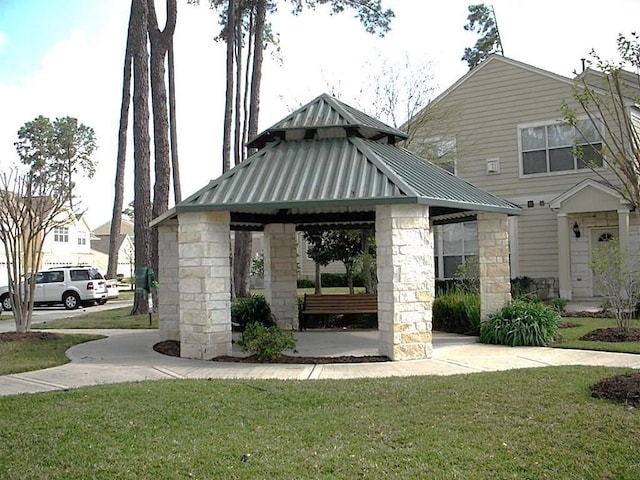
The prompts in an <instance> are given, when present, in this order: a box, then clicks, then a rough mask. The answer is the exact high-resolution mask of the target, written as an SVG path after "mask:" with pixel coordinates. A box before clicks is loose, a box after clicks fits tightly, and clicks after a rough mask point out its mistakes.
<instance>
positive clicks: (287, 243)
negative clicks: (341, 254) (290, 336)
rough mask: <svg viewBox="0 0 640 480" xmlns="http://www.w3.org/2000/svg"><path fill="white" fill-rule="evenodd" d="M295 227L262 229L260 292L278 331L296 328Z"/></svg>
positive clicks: (278, 226)
mask: <svg viewBox="0 0 640 480" xmlns="http://www.w3.org/2000/svg"><path fill="white" fill-rule="evenodd" d="M297 260H298V256H297V251H296V226H295V225H292V224H283V223H271V224H268V225H265V226H264V292H265V298H266V300H267V303H269V306H270V307H271V313H273V315H274V316H275V317H276V322H277V324H278V326H279V327H280V328H285V329H297V328H298V293H297V280H298V262H297Z"/></svg>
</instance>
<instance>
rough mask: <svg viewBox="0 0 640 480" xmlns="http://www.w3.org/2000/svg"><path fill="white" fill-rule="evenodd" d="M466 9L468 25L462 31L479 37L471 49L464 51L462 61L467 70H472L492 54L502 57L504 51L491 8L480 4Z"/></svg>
mask: <svg viewBox="0 0 640 480" xmlns="http://www.w3.org/2000/svg"><path fill="white" fill-rule="evenodd" d="M468 8H469V15H468V16H467V21H468V23H467V24H466V25H465V26H464V29H465V30H467V31H471V32H476V33H477V34H479V35H481V37H480V38H479V39H478V40H477V41H476V44H475V45H474V46H473V48H469V47H467V48H465V49H464V56H463V57H462V60H464V61H465V62H467V64H468V65H469V69H472V68H473V67H475V66H477V65H479V64H480V63H482V62H483V61H484V60H485V59H486V58H487V57H488V56H489V55H491V54H492V53H500V54H501V55H504V51H503V49H502V42H501V41H500V32H499V31H498V23H497V21H496V14H495V11H494V10H493V7H492V6H491V5H489V6H487V5H485V4H484V3H481V4H477V5H469V7H468Z"/></svg>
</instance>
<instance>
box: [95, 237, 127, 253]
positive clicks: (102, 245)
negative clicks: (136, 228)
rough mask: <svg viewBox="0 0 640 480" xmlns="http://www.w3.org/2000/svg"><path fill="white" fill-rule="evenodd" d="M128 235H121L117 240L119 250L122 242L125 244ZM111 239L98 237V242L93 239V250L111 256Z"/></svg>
mask: <svg viewBox="0 0 640 480" xmlns="http://www.w3.org/2000/svg"><path fill="white" fill-rule="evenodd" d="M125 238H127V235H126V234H124V233H121V234H120V235H118V237H117V240H116V245H117V250H119V249H120V247H121V246H122V242H124V240H125ZM110 240H111V237H110V236H109V235H96V240H94V239H91V248H92V249H93V250H97V251H98V252H100V253H105V254H107V255H108V254H109V244H110V243H111V241H110Z"/></svg>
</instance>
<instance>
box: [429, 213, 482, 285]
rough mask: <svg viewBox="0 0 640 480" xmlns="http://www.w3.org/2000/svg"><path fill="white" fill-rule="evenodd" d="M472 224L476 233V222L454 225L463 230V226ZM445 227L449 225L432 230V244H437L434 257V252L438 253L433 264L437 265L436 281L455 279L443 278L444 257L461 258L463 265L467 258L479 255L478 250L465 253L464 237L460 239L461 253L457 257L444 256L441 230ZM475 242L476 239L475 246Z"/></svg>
mask: <svg viewBox="0 0 640 480" xmlns="http://www.w3.org/2000/svg"><path fill="white" fill-rule="evenodd" d="M472 223H475V226H476V232H477V231H478V228H477V226H478V223H477V220H472V221H467V222H459V223H456V225H460V224H462V225H463V228H464V225H467V224H472ZM446 225H451V224H443V225H435V226H434V228H433V230H434V242H438V244H437V248H436V249H435V250H434V255H435V252H436V251H437V252H438V253H437V256H436V258H435V262H436V263H437V266H438V276H437V277H436V280H450V279H453V278H455V277H445V276H444V257H445V256H447V257H462V263H464V262H465V260H466V259H467V258H469V257H477V256H478V255H479V252H478V249H476V251H475V252H472V251H470V252H467V251H465V247H464V244H465V239H464V236H463V237H462V238H461V239H460V240H461V242H462V253H461V254H459V255H458V254H456V255H445V254H444V237H443V234H442V229H443V227H445V226H446ZM477 242H478V239H477V237H476V244H477Z"/></svg>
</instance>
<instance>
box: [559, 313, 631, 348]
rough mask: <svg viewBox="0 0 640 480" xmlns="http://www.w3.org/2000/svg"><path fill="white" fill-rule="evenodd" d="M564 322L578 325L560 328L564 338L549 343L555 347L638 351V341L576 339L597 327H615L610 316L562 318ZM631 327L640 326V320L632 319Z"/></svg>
mask: <svg viewBox="0 0 640 480" xmlns="http://www.w3.org/2000/svg"><path fill="white" fill-rule="evenodd" d="M563 321H565V322H572V323H577V324H579V325H580V326H578V327H572V328H561V329H560V332H559V333H560V335H562V337H563V338H564V339H565V340H566V341H564V342H559V343H554V344H553V345H551V346H552V347H555V348H577V349H581V350H601V351H607V352H622V353H640V342H586V341H583V340H578V339H579V338H580V337H582V336H583V335H584V334H586V333H589V332H591V331H592V330H596V329H597V328H609V327H615V326H616V321H615V320H614V319H612V318H569V317H568V318H564V319H563ZM631 327H633V328H640V320H632V321H631Z"/></svg>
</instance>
